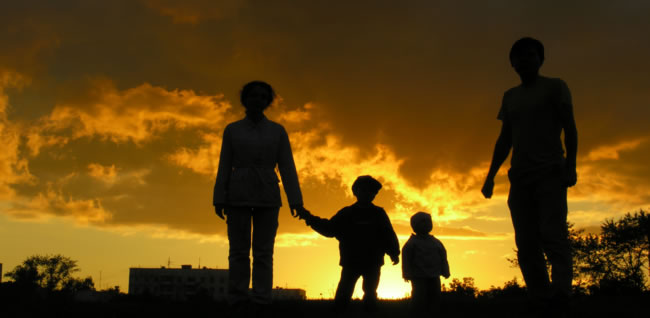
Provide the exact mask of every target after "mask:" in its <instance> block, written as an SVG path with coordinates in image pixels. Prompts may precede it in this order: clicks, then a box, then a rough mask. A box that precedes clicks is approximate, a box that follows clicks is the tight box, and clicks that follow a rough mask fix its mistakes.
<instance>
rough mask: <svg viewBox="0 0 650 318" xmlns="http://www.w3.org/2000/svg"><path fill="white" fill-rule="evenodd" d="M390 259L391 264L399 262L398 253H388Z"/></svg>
mask: <svg viewBox="0 0 650 318" xmlns="http://www.w3.org/2000/svg"><path fill="white" fill-rule="evenodd" d="M390 260H391V261H393V265H397V264H399V255H390Z"/></svg>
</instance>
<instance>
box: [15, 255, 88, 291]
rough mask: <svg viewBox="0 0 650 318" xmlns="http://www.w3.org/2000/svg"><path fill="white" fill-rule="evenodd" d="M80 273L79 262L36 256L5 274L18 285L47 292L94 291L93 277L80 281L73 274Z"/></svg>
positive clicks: (59, 256) (66, 258)
mask: <svg viewBox="0 0 650 318" xmlns="http://www.w3.org/2000/svg"><path fill="white" fill-rule="evenodd" d="M77 271H79V267H78V266H77V261H75V260H73V259H71V258H69V257H66V256H63V255H60V254H57V255H52V256H48V255H46V256H42V255H34V256H30V257H28V258H27V259H26V260H24V261H23V263H22V264H20V265H18V266H16V267H15V268H14V269H13V270H11V271H9V272H7V273H6V274H5V276H6V277H9V278H11V279H12V280H13V281H14V282H15V283H16V284H19V285H26V286H34V287H42V288H45V289H47V290H50V291H53V290H66V291H73V292H74V291H78V290H84V289H90V290H94V288H95V284H94V283H93V281H92V278H91V277H86V278H85V279H78V278H74V277H72V273H74V272H77Z"/></svg>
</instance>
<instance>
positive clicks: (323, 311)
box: [0, 295, 650, 318]
mask: <svg viewBox="0 0 650 318" xmlns="http://www.w3.org/2000/svg"><path fill="white" fill-rule="evenodd" d="M5 296H6V295H5ZM331 306H332V301H330V300H306V301H281V302H275V303H274V304H273V305H271V306H270V307H269V308H267V310H268V314H269V315H267V316H268V317H278V318H290V317H310V318H311V317H314V318H318V317H332V316H333V315H332V311H331ZM0 309H1V311H0V317H3V318H5V317H6V318H10V317H101V318H103V317H106V318H109V317H110V318H113V317H156V318H167V317H169V318H172V317H173V318H179V317H191V318H202V317H227V316H229V315H228V307H227V306H226V305H225V304H223V303H217V302H212V301H205V300H194V301H189V302H170V301H161V300H154V299H136V298H130V297H117V298H115V299H113V300H110V301H106V302H76V301H72V300H66V299H48V300H42V299H41V300H37V301H34V300H33V299H32V300H27V299H22V297H17V298H16V297H11V296H9V297H8V298H7V297H5V298H4V299H1V300H0ZM524 309H525V299H521V298H511V299H479V300H471V299H465V300H451V299H447V300H446V301H445V302H444V303H443V306H442V313H441V315H440V317H458V318H461V317H504V318H506V317H521V316H522V314H521V313H522V312H523V311H525V310H524ZM252 310H253V308H252V307H251V308H247V309H246V312H250V311H252ZM407 310H408V301H407V300H384V301H381V302H380V304H379V310H378V312H377V313H376V314H374V315H366V314H365V313H364V312H363V310H362V307H361V304H360V303H359V302H358V301H355V302H353V304H352V306H351V307H350V309H349V311H348V313H347V315H346V316H347V317H354V318H362V317H367V316H370V317H378V318H383V317H386V318H388V317H406V316H407ZM649 313H650V295H642V296H634V297H631V296H630V297H623V296H609V297H582V298H577V299H574V300H573V301H572V314H571V317H607V318H612V317H614V318H624V317H648V314H649ZM236 316H241V317H242V318H246V316H249V315H248V314H246V313H244V314H239V315H236Z"/></svg>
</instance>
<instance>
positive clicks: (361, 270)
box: [299, 176, 400, 313]
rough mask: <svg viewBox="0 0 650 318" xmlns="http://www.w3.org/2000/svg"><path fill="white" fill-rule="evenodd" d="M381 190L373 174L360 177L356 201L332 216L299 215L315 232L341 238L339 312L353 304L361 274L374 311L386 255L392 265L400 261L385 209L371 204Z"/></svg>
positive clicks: (369, 307)
mask: <svg viewBox="0 0 650 318" xmlns="http://www.w3.org/2000/svg"><path fill="white" fill-rule="evenodd" d="M380 189H381V183H380V182H379V181H377V180H375V179H374V178H372V177H371V176H360V177H358V178H357V179H356V180H355V181H354V184H353V185H352V193H354V196H355V197H356V198H357V202H355V203H354V204H353V205H351V206H348V207H344V208H343V209H341V210H340V211H338V212H337V213H336V215H334V216H333V217H332V218H331V219H329V220H327V219H323V218H320V217H317V216H314V215H312V214H311V213H310V212H309V211H306V210H303V211H301V212H300V214H299V217H301V218H303V219H305V222H306V223H307V225H309V226H310V227H311V228H312V229H314V230H315V231H316V232H318V233H320V234H321V235H323V236H326V237H335V238H336V239H337V240H338V241H339V252H340V257H341V259H340V262H339V265H341V267H342V269H341V280H340V281H339V284H338V287H337V289H336V296H335V299H334V304H335V310H336V311H337V312H339V313H341V312H343V311H344V310H345V309H346V308H347V306H348V304H349V303H350V299H351V298H352V293H353V292H354V286H355V285H356V283H357V280H358V279H359V277H363V304H364V309H365V310H366V311H369V312H372V311H375V310H376V306H377V286H378V285H379V276H380V272H381V266H382V265H384V254H388V255H389V256H390V259H391V260H392V262H393V265H396V264H397V263H399V253H400V251H399V242H398V240H397V235H395V231H394V230H393V225H392V224H391V222H390V219H389V218H388V215H387V214H386V211H384V209H383V208H381V207H378V206H376V205H374V204H373V203H372V201H373V200H374V198H375V196H376V195H377V193H378V192H379V190H380Z"/></svg>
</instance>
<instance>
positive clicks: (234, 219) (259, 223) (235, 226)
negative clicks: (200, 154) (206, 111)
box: [213, 81, 303, 306]
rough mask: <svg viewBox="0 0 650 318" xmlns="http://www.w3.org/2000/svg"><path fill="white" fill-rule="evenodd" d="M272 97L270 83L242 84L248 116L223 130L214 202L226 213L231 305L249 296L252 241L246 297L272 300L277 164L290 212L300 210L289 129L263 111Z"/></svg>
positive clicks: (263, 301) (221, 214) (264, 301)
mask: <svg viewBox="0 0 650 318" xmlns="http://www.w3.org/2000/svg"><path fill="white" fill-rule="evenodd" d="M274 98H275V92H274V91H273V88H272V87H271V85H269V84H267V83H265V82H262V81H253V82H250V83H248V84H246V85H244V87H243V88H242V90H241V96H240V100H241V103H242V105H243V106H244V107H245V108H246V117H245V118H244V119H241V120H239V121H236V122H233V123H230V124H228V126H226V128H225V130H224V133H223V141H222V144H221V155H220V159H219V170H218V172H217V179H216V183H215V186H214V197H213V204H214V208H215V213H216V214H217V215H218V216H219V217H220V218H222V219H224V215H225V216H226V218H225V219H226V224H227V227H228V241H229V243H230V251H229V256H228V262H229V267H230V268H229V275H228V276H229V278H228V302H229V303H230V304H231V305H234V306H237V305H241V304H244V303H246V302H247V301H248V300H249V296H248V286H249V283H250V278H251V268H250V258H249V255H250V250H251V242H252V247H253V289H252V294H251V299H250V300H251V301H253V303H256V304H262V305H263V304H269V303H270V302H271V289H272V287H273V246H274V243H275V235H276V231H277V228H278V212H279V210H280V206H281V205H282V201H281V198H280V187H279V185H278V183H279V180H278V177H277V175H276V172H275V168H276V166H277V167H278V170H279V172H280V175H281V177H282V183H283V185H284V190H285V192H286V194H287V198H288V200H289V205H290V207H291V215H293V216H294V217H296V216H297V213H298V212H300V211H302V210H303V206H302V205H303V202H302V193H301V191H300V184H299V182H298V175H297V173H296V167H295V164H294V161H293V155H292V152H291V145H290V144H289V137H288V135H287V132H286V131H285V129H284V127H282V125H280V124H278V123H275V122H273V121H270V120H268V119H267V118H266V116H264V110H265V109H266V108H267V107H269V105H271V103H272V102H273V99H274ZM251 222H252V229H253V231H252V241H251Z"/></svg>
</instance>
